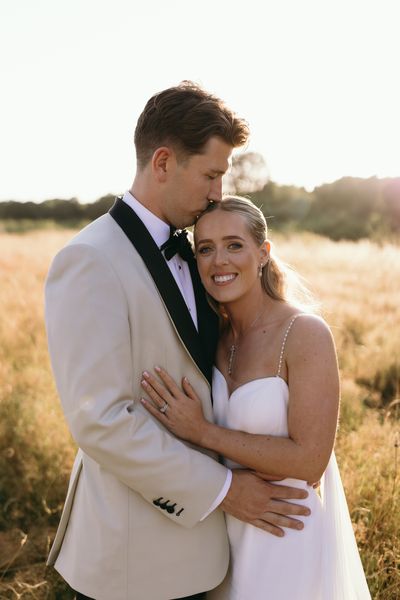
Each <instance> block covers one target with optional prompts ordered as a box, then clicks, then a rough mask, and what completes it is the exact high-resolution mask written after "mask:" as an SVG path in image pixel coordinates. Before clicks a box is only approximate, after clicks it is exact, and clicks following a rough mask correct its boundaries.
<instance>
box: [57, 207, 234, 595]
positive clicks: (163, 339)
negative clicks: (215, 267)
mask: <svg viewBox="0 0 400 600" xmlns="http://www.w3.org/2000/svg"><path fill="white" fill-rule="evenodd" d="M112 211H114V212H112ZM112 211H111V212H112V214H113V216H111V214H106V215H103V216H102V217H100V218H99V219H97V220H96V221H94V222H93V223H92V224H90V225H89V226H88V227H86V228H85V229H84V230H82V231H81V232H80V233H79V234H78V235H77V236H76V237H75V238H74V239H73V240H72V241H71V242H70V243H69V244H68V245H67V246H66V247H65V248H63V249H62V250H61V251H60V252H59V254H58V255H57V256H56V258H55V259H54V261H53V263H52V265H51V268H50V271H49V275H48V279H47V283H46V326H47V333H48V343H49V351H50V357H51V363H52V368H53V372H54V376H55V380H56V384H57V389H58V392H59V396H60V399H61V403H62V406H63V410H64V413H65V417H66V420H67V422H68V425H69V428H70V430H71V433H72V435H73V437H74V439H75V441H76V443H77V445H78V446H79V451H78V454H77V457H76V460H75V463H74V467H73V471H72V476H71V480H70V485H69V489H68V493H67V498H66V502H65V506H64V510H63V514H62V517H61V521H60V525H59V528H58V531H57V534H56V538H55V540H54V543H53V546H52V549H51V552H50V555H49V559H48V564H54V566H55V568H56V569H57V571H59V573H60V574H61V575H62V576H63V577H64V579H65V580H66V581H67V582H68V583H69V584H70V585H71V587H72V588H74V589H76V590H79V591H80V592H82V593H83V594H85V595H87V596H90V597H93V598H95V599H96V600H167V599H170V598H178V597H180V596H187V595H190V594H194V593H197V592H200V591H204V590H208V589H211V588H213V587H215V586H216V585H218V583H219V582H220V581H221V580H222V579H223V577H224V575H225V573H226V570H227V566H228V542H227V536H226V530H225V523H224V517H223V513H222V512H221V511H220V510H219V509H218V510H216V511H214V512H213V513H211V515H210V516H208V517H207V518H206V519H205V520H204V521H202V522H200V519H201V518H202V516H203V515H204V514H205V513H206V512H207V510H208V509H209V507H210V506H211V504H212V502H213V501H214V500H215V498H216V497H217V496H218V494H219V492H220V491H221V489H222V487H223V485H224V482H225V479H226V475H227V472H226V469H225V467H224V466H222V465H221V464H219V463H218V461H217V460H216V457H215V456H212V455H211V454H207V453H206V452H205V451H203V450H200V449H199V448H193V447H190V445H188V444H186V443H183V442H181V441H179V440H178V439H176V438H175V437H174V436H172V435H171V434H170V433H169V432H167V431H166V430H165V429H163V427H162V426H161V425H160V424H159V423H158V422H157V421H156V420H154V419H153V418H152V417H151V415H149V413H147V412H146V410H145V409H144V408H143V407H142V405H141V404H140V402H139V399H140V397H141V396H142V395H143V391H142V389H141V387H140V381H141V373H142V371H143V370H145V369H147V370H149V369H152V367H153V366H155V365H160V366H164V367H165V368H166V369H167V370H168V371H169V372H170V373H171V375H172V376H173V377H174V378H175V379H176V380H177V381H180V379H181V378H182V377H183V376H184V375H186V376H187V377H188V378H189V380H190V381H191V382H192V383H193V385H194V387H195V389H196V390H197V392H198V393H199V395H200V397H201V399H202V402H203V409H204V414H205V415H206V418H208V419H209V420H211V419H212V406H211V400H210V383H209V379H210V377H209V375H210V356H208V357H206V354H207V352H206V351H205V345H206V342H207V332H206V329H205V328H204V326H203V330H202V331H203V332H202V335H199V334H197V331H196V329H195V327H194V325H193V322H192V320H191V317H190V315H189V312H188V310H187V308H186V305H185V303H184V300H183V298H182V296H181V294H180V292H179V289H178V287H177V286H176V283H175V281H174V279H173V276H172V275H171V273H170V271H169V268H168V266H167V265H166V264H165V260H164V258H163V256H162V255H161V253H160V252H159V250H158V248H157V246H156V245H155V244H154V242H153V240H152V238H151V236H150V234H149V233H148V232H147V230H146V229H145V228H144V226H143V224H142V223H141V222H140V221H139V219H138V217H137V216H136V215H135V213H134V212H133V211H132V209H131V208H129V207H128V206H127V205H126V204H125V203H123V202H122V201H121V200H117V202H116V205H114V207H113V209H112ZM117 221H118V222H117ZM122 228H123V229H124V230H123V229H122ZM129 238H130V239H129ZM135 246H136V247H135ZM141 254H142V255H143V257H142V256H141ZM145 261H146V263H147V264H145ZM149 269H150V272H151V273H150V272H149ZM156 284H157V285H156ZM196 300H197V298H196ZM199 302H200V300H199ZM203 308H204V306H203ZM203 308H201V307H200V305H198V309H200V312H199V310H198V312H199V328H200V325H201V319H202V316H201V315H202V310H203Z"/></svg>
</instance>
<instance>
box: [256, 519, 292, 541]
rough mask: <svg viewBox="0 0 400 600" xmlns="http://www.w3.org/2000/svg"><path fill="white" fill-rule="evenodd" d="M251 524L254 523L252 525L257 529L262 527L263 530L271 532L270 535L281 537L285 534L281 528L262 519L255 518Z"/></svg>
mask: <svg viewBox="0 0 400 600" xmlns="http://www.w3.org/2000/svg"><path fill="white" fill-rule="evenodd" d="M251 524H252V525H254V527H258V529H263V530H264V531H267V532H268V533H272V535H275V536H277V537H283V536H284V535H285V532H284V531H283V529H281V528H280V527H275V526H274V525H272V524H271V523H267V522H266V521H262V520H261V519H256V520H255V521H253V522H252V523H251Z"/></svg>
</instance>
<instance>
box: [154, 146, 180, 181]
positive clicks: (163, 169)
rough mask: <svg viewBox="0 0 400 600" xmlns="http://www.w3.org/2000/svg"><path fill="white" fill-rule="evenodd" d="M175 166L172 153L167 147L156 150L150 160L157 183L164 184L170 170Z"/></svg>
mask: <svg viewBox="0 0 400 600" xmlns="http://www.w3.org/2000/svg"><path fill="white" fill-rule="evenodd" d="M175 165H176V157H175V153H174V151H173V150H172V149H171V148H169V147H168V146H162V147H161V148H157V150H156V151H155V152H154V154H153V157H152V159H151V166H152V171H153V173H154V176H155V178H156V180H157V181H158V183H165V181H166V180H167V178H168V175H169V174H170V172H171V170H172V169H173V168H174V167H175Z"/></svg>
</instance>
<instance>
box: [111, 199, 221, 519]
mask: <svg viewBox="0 0 400 600" xmlns="http://www.w3.org/2000/svg"><path fill="white" fill-rule="evenodd" d="M122 199H123V201H124V202H125V203H126V204H127V205H128V206H130V207H131V208H132V210H134V211H135V213H136V214H137V216H138V217H139V219H140V220H141V221H142V223H143V225H144V226H145V227H146V229H147V231H148V232H149V233H150V235H151V237H152V238H153V240H154V241H155V243H156V244H157V246H158V247H159V248H160V246H162V244H164V242H166V241H167V239H168V238H169V234H170V227H169V225H168V223H165V221H163V220H162V219H160V218H159V217H157V216H156V215H155V214H154V213H152V212H151V211H150V210H149V209H148V208H146V207H145V206H143V204H141V203H140V202H139V201H138V200H136V198H134V196H132V194H131V193H130V192H129V191H127V192H125V194H124V196H123V198H122ZM166 263H167V265H168V267H169V269H170V271H171V273H172V275H173V277H174V279H175V281H176V283H177V285H178V287H179V290H180V292H181V294H182V296H183V298H184V300H185V302H186V306H187V307H188V310H189V312H190V315H191V317H192V319H193V322H194V324H195V326H196V329H198V324H197V310H196V299H195V296H194V290H193V283H192V278H191V276H190V270H189V266H188V264H187V262H186V261H185V260H183V259H182V258H181V257H180V256H179V254H175V255H174V256H173V257H172V258H171V259H170V260H166ZM231 481H232V471H230V470H228V473H227V477H226V480H225V484H224V486H223V488H222V490H221V491H220V493H219V494H218V496H217V498H216V499H215V500H214V502H213V503H212V505H211V506H210V508H209V510H208V511H207V512H206V514H205V515H204V516H203V517H202V518H201V519H200V520H201V521H203V520H204V519H205V518H206V517H207V516H208V515H209V514H210V513H211V512H212V511H213V510H215V509H216V508H217V506H219V505H220V504H221V502H222V501H223V499H224V498H225V496H226V494H227V493H228V490H229V488H230V485H231Z"/></svg>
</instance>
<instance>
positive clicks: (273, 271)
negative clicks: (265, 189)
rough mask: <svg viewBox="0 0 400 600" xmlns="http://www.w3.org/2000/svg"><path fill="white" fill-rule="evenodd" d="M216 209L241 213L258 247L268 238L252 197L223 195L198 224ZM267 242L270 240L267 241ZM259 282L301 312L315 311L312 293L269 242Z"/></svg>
mask: <svg viewBox="0 0 400 600" xmlns="http://www.w3.org/2000/svg"><path fill="white" fill-rule="evenodd" d="M216 210H222V211H225V212H229V213H235V214H239V215H241V216H242V217H243V219H244V220H245V222H246V224H247V228H248V231H249V233H250V235H251V236H252V237H253V239H254V241H255V242H256V244H257V245H258V246H261V244H262V243H263V242H265V241H266V240H268V226H267V221H266V219H265V217H264V215H263V213H262V212H261V210H260V209H259V208H258V207H257V206H256V205H255V204H253V202H251V200H248V199H247V198H243V197H242V196H230V195H229V196H224V197H223V198H222V200H221V201H220V202H214V203H213V204H210V205H209V206H208V208H207V209H206V210H205V211H204V212H203V213H202V214H201V215H200V217H199V218H198V220H197V223H198V222H199V221H200V219H201V218H202V216H203V215H206V214H208V213H211V212H214V211H216ZM195 231H196V226H195ZM268 241H269V240H268ZM269 243H271V242H270V241H269ZM261 285H262V287H263V289H264V291H265V292H266V294H268V296H270V297H271V298H273V299H274V300H279V301H281V302H286V303H288V304H291V305H292V306H295V307H296V308H299V309H301V310H302V311H303V312H309V313H312V312H316V308H317V305H316V302H315V300H314V298H313V296H312V294H311V292H310V291H309V290H308V288H307V287H306V286H305V284H304V283H303V282H302V281H301V278H300V276H299V275H298V274H297V273H296V272H295V271H294V270H293V269H292V268H291V267H290V266H289V265H287V264H285V263H283V262H282V261H281V260H280V259H279V258H278V257H277V256H276V254H275V252H274V250H273V246H272V244H271V250H270V256H269V260H268V262H267V264H266V265H265V267H264V268H263V270H262V276H261ZM209 300H210V303H211V305H212V306H213V308H214V309H216V310H217V312H219V313H220V310H219V309H218V303H216V302H215V300H213V299H211V298H209Z"/></svg>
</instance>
